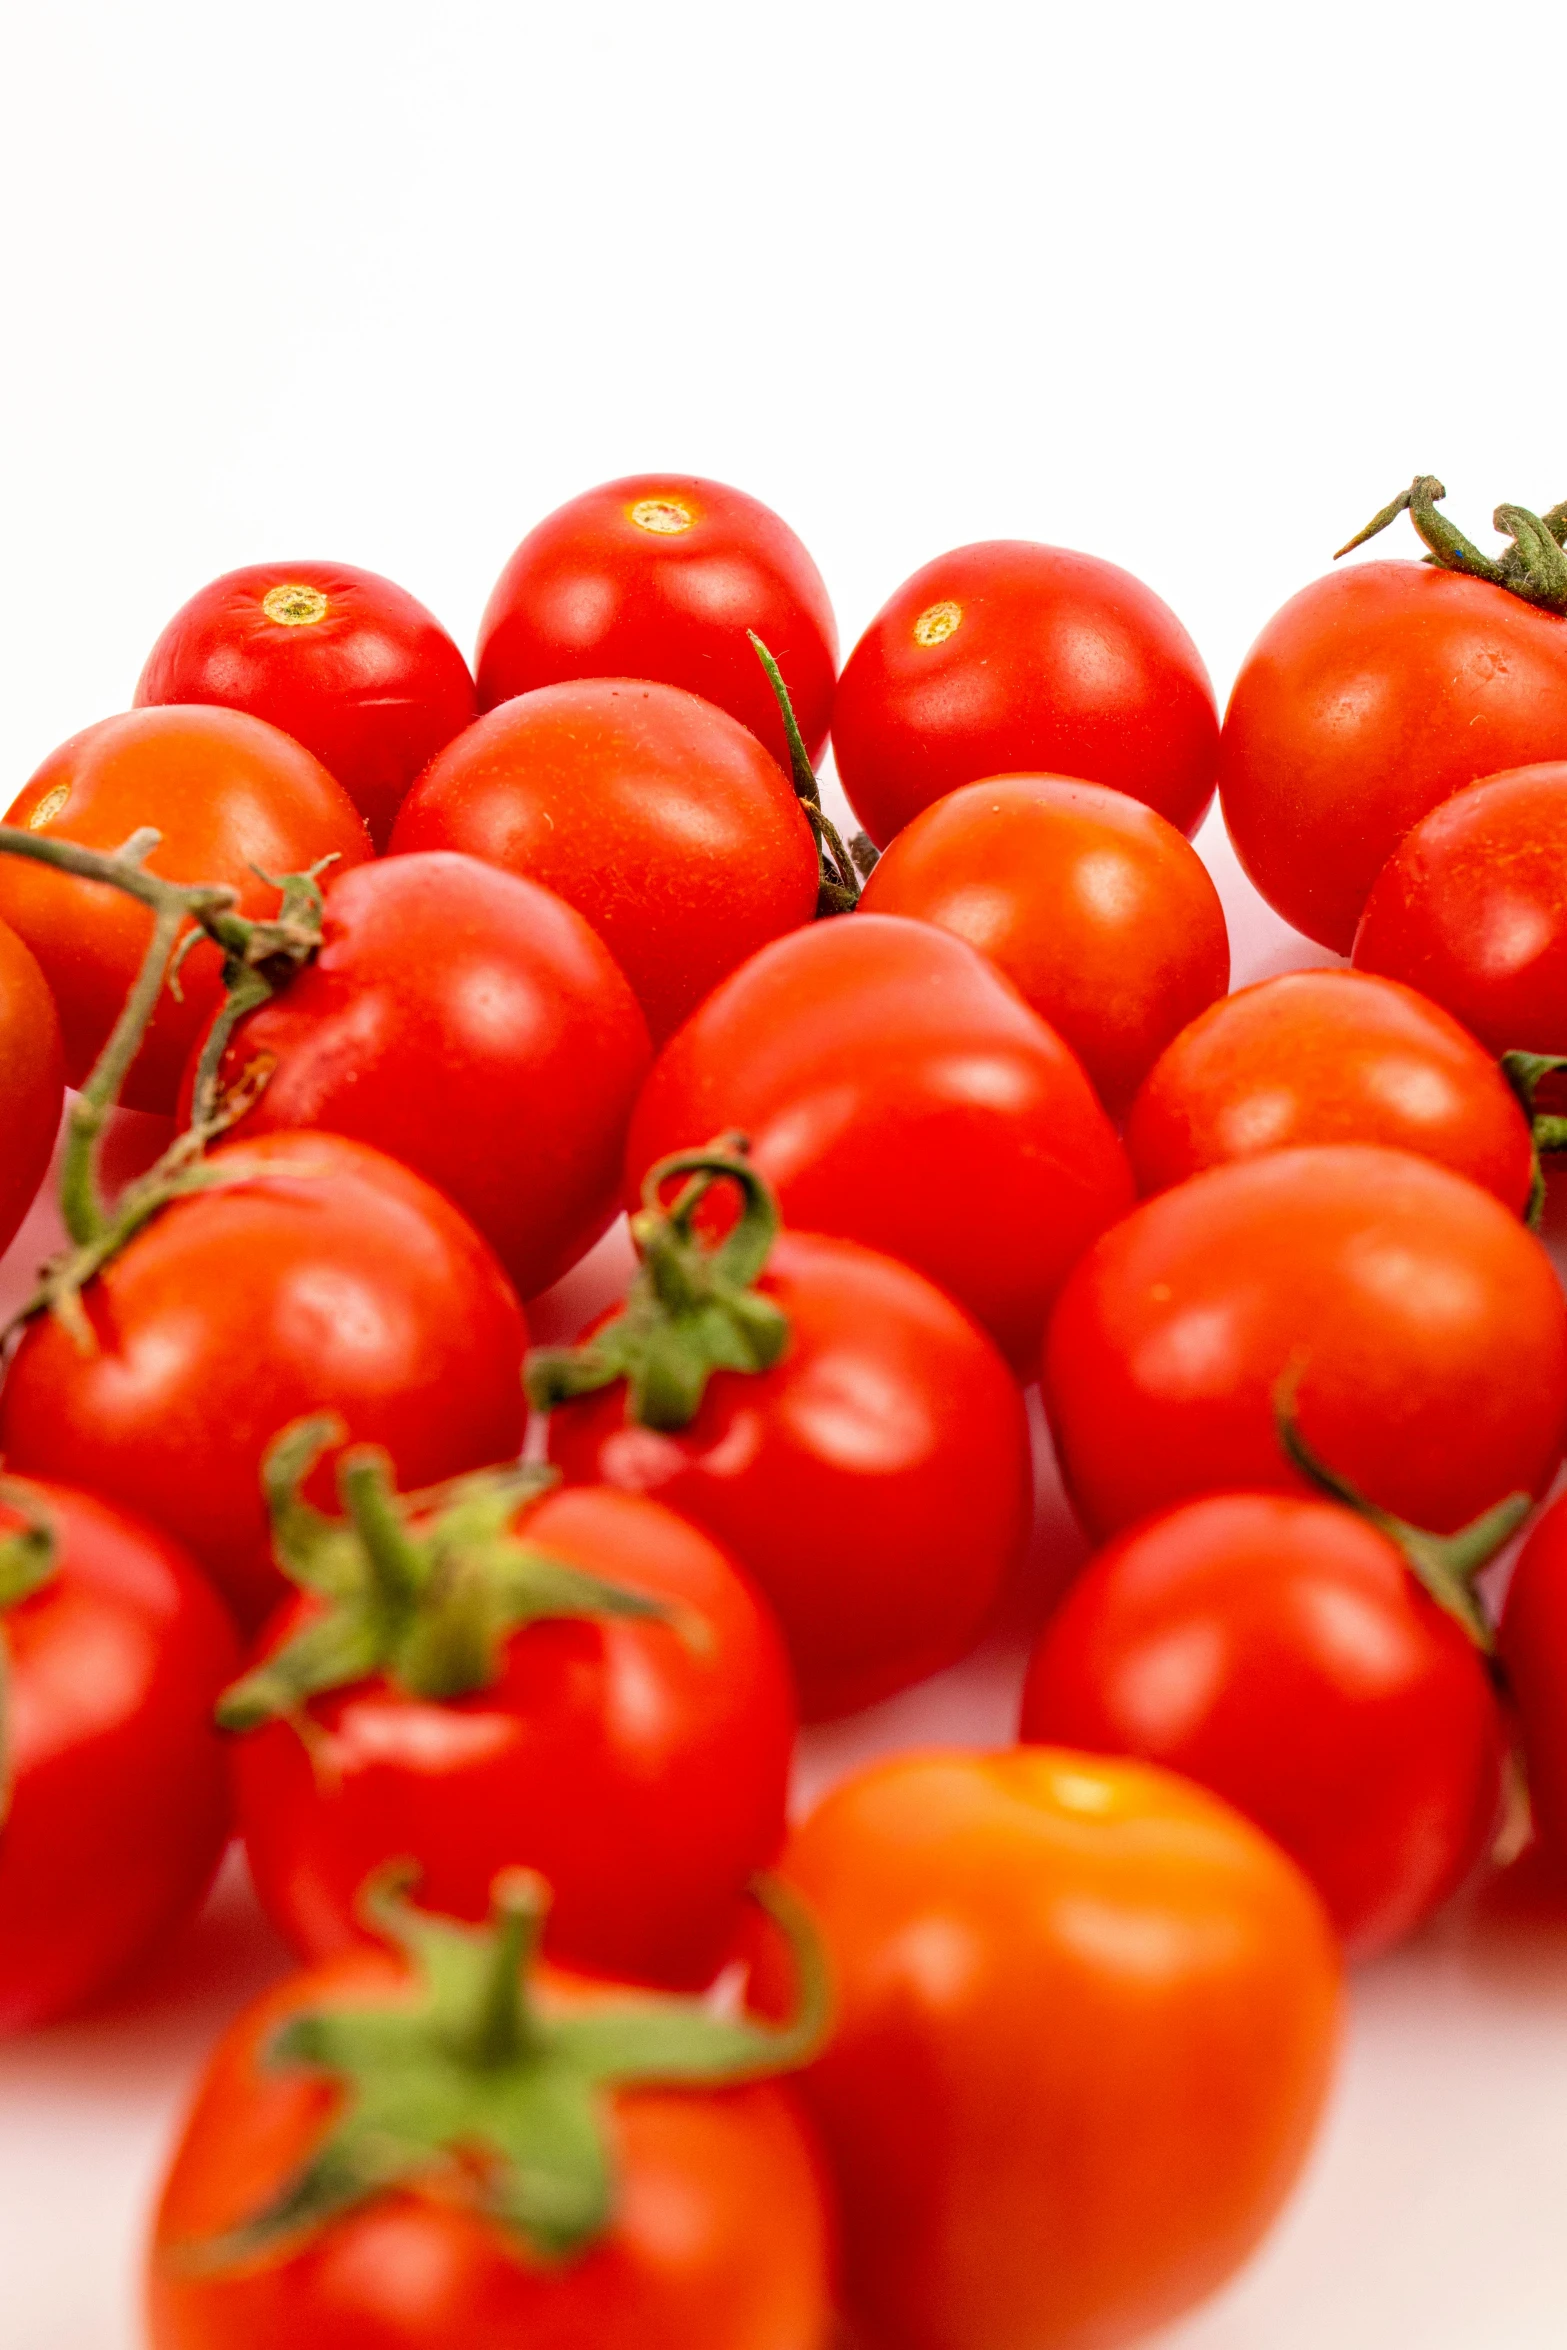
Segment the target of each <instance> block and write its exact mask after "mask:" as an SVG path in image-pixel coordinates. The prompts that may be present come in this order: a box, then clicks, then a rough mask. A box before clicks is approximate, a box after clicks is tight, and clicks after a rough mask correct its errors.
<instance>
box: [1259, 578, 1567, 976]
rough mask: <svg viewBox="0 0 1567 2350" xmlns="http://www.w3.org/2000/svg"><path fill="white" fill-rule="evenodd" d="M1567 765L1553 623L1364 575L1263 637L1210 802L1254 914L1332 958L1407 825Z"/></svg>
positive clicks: (1565, 682) (1437, 584)
mask: <svg viewBox="0 0 1567 2350" xmlns="http://www.w3.org/2000/svg"><path fill="white" fill-rule="evenodd" d="M1564 751H1567V619H1562V618H1561V617H1559V616H1558V615H1557V614H1555V613H1552V612H1544V611H1541V610H1539V609H1538V608H1536V607H1535V606H1534V605H1531V604H1526V603H1524V602H1522V601H1521V600H1520V599H1519V598H1518V597H1517V596H1515V595H1512V594H1510V593H1509V592H1508V591H1507V589H1505V588H1502V587H1496V586H1493V585H1492V584H1491V583H1490V582H1489V581H1487V580H1483V579H1469V578H1465V577H1463V576H1461V575H1459V574H1457V573H1454V572H1449V571H1441V570H1433V569H1430V568H1429V567H1428V566H1426V565H1425V564H1421V563H1363V564H1360V565H1358V566H1357V567H1355V568H1354V569H1352V570H1349V571H1342V572H1336V573H1334V574H1332V575H1331V576H1330V577H1328V578H1326V579H1319V580H1315V581H1313V583H1312V585H1311V586H1310V587H1308V588H1303V589H1302V590H1301V592H1300V594H1299V595H1298V596H1294V597H1292V598H1291V600H1290V601H1289V603H1287V604H1286V605H1285V606H1284V608H1283V610H1282V611H1281V612H1279V613H1276V614H1275V616H1274V618H1273V619H1272V620H1270V621H1269V623H1268V625H1267V627H1266V628H1265V629H1264V630H1263V632H1262V634H1261V636H1260V637H1259V638H1258V639H1257V642H1256V643H1255V644H1254V645H1253V646H1252V649H1251V651H1250V652H1249V653H1248V654H1247V656H1246V659H1245V661H1244V662H1243V663H1242V666H1241V672H1240V675H1239V676H1238V677H1237V679H1236V681H1235V690H1234V692H1233V693H1232V694H1231V696H1230V705H1229V709H1228V710H1227V712H1226V713H1225V719H1224V739H1223V744H1222V747H1221V750H1220V756H1219V796H1220V798H1221V800H1222V801H1223V804H1224V821H1225V824H1226V826H1227V827H1228V829H1229V834H1230V838H1231V840H1232V841H1233V842H1234V844H1235V850H1236V854H1237V855H1238V856H1239V858H1240V861H1241V863H1242V865H1243V866H1244V867H1245V869H1246V871H1247V873H1248V874H1249V875H1250V877H1251V879H1252V880H1253V881H1254V882H1255V883H1256V885H1257V887H1258V889H1259V890H1261V892H1262V894H1263V896H1264V897H1265V898H1266V899H1267V901H1268V903H1269V905H1270V906H1273V907H1274V908H1276V910H1277V911H1278V912H1279V913H1280V914H1282V915H1283V917H1284V919H1285V921H1286V922H1292V923H1293V924H1294V925H1295V928H1296V929H1297V930H1303V931H1304V932H1305V933H1306V935H1307V937H1308V938H1314V939H1317V940H1319V941H1320V943H1321V944H1322V945H1323V946H1326V947H1332V948H1333V949H1334V950H1335V952H1336V953H1338V954H1341V955H1347V954H1348V953H1349V951H1350V947H1351V946H1352V944H1353V942H1354V937H1355V925H1356V923H1357V922H1358V921H1359V919H1360V913H1361V908H1362V907H1363V906H1364V905H1365V902H1366V898H1367V896H1368V894H1369V893H1370V889H1371V885H1372V883H1373V882H1374V881H1375V880H1376V877H1377V875H1378V873H1379V872H1380V871H1381V869H1382V867H1383V866H1384V865H1385V864H1386V862H1387V860H1388V858H1389V857H1390V856H1391V855H1392V853H1393V851H1394V849H1396V848H1397V846H1398V844H1399V842H1400V841H1401V840H1402V839H1403V837H1404V835H1405V834H1406V833H1407V832H1408V831H1409V830H1410V828H1411V826H1412V825H1415V824H1418V823H1419V821H1420V819H1421V817H1422V816H1424V815H1426V814H1427V813H1428V812H1429V811H1430V810H1431V809H1432V808H1434V807H1436V806H1437V804H1438V803H1439V802H1440V801H1442V800H1445V799H1448V798H1449V797H1450V796H1451V795H1452V793H1454V792H1455V791H1457V790H1459V789H1460V787H1461V786H1462V785H1464V784H1466V783H1472V782H1473V781H1474V780H1475V778H1476V777H1477V776H1481V775H1494V774H1495V773H1496V772H1497V770H1498V769H1499V768H1503V767H1521V766H1524V765H1525V764H1527V763H1528V762H1529V761H1531V760H1536V759H1553V758H1557V757H1559V756H1560V755H1561V754H1562V753H1563V752H1564Z"/></svg>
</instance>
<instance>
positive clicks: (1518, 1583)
mask: <svg viewBox="0 0 1567 2350" xmlns="http://www.w3.org/2000/svg"><path fill="white" fill-rule="evenodd" d="M1497 1645H1498V1647H1499V1649H1500V1651H1501V1656H1502V1663H1503V1665H1504V1667H1505V1669H1506V1674H1507V1686H1508V1689H1509V1692H1510V1693H1511V1696H1512V1700H1513V1703H1514V1705H1515V1707H1516V1709H1517V1714H1518V1722H1519V1726H1520V1729H1521V1731H1522V1734H1523V1751H1524V1762H1525V1765H1526V1768H1527V1771H1528V1779H1529V1804H1530V1809H1531V1810H1532V1812H1533V1814H1534V1824H1535V1828H1536V1830H1537V1832H1538V1834H1539V1836H1540V1838H1541V1841H1542V1842H1543V1843H1544V1844H1545V1846H1546V1847H1547V1849H1548V1850H1549V1851H1550V1853H1551V1854H1552V1855H1553V1857H1554V1858H1555V1859H1556V1860H1557V1861H1558V1862H1561V1861H1563V1860H1567V1511H1564V1505H1563V1502H1562V1500H1561V1499H1558V1500H1556V1501H1553V1502H1552V1504H1551V1506H1550V1508H1549V1509H1548V1510H1546V1511H1545V1513H1544V1514H1543V1516H1542V1517H1541V1518H1540V1519H1539V1520H1538V1521H1537V1523H1536V1524H1535V1526H1534V1528H1533V1530H1532V1531H1531V1533H1530V1535H1529V1539H1528V1541H1527V1542H1526V1543H1525V1544H1524V1546H1523V1548H1522V1550H1521V1551H1520V1552H1519V1554H1518V1563H1517V1565H1516V1567H1515V1568H1514V1570H1513V1577H1512V1581H1511V1582H1510V1583H1509V1585H1508V1587H1507V1598H1506V1601H1505V1603H1504V1605H1503V1608H1502V1620H1501V1623H1500V1625H1499V1627H1498V1630H1497Z"/></svg>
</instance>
